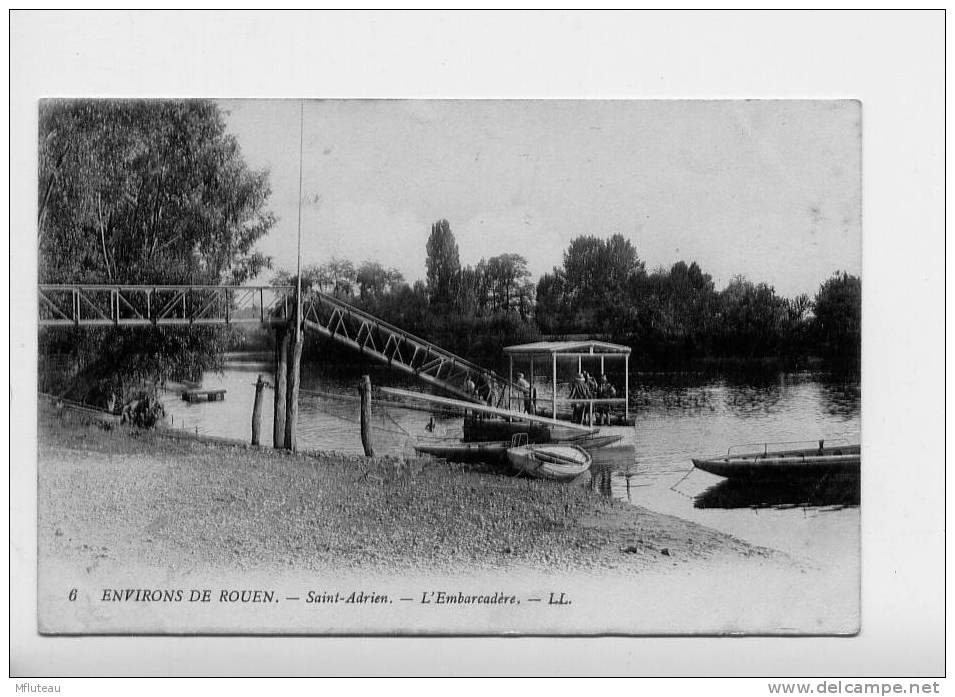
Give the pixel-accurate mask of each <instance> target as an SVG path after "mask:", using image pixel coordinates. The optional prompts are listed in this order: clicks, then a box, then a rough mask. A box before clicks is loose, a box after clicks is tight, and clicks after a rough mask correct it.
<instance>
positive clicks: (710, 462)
mask: <svg viewBox="0 0 955 697" xmlns="http://www.w3.org/2000/svg"><path fill="white" fill-rule="evenodd" d="M861 465H862V456H861V448H860V446H858V445H836V446H828V447H822V445H820V447H818V448H804V449H798V450H781V451H775V452H773V451H769V450H768V448H764V450H763V452H755V453H744V454H740V455H733V454H727V455H725V456H721V457H714V458H706V459H702V458H701V459H694V460H693V466H694V467H696V468H697V469H701V470H703V471H705V472H710V473H711V474H715V475H718V476H720V477H727V478H731V479H732V478H751V479H752V478H759V477H802V476H813V477H817V476H823V475H839V476H855V477H858V476H859V474H860V470H861Z"/></svg>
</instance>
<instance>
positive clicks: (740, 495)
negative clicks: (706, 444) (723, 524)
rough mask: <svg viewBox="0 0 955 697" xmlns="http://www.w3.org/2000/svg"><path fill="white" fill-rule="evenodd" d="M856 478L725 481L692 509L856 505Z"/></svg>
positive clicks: (694, 501)
mask: <svg viewBox="0 0 955 697" xmlns="http://www.w3.org/2000/svg"><path fill="white" fill-rule="evenodd" d="M859 498H860V486H859V478H858V477H836V476H831V477H828V476H823V477H820V478H818V479H808V480H807V479H805V478H801V479H789V480H787V479H765V480H759V479H755V480H735V479H726V480H723V481H721V482H719V483H718V484H716V485H715V486H712V487H710V488H709V489H707V490H706V491H704V492H703V493H702V494H700V495H698V496H697V497H695V499H694V500H693V506H694V507H695V508H766V507H780V506H858V505H859Z"/></svg>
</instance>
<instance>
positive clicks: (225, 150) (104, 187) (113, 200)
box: [37, 99, 275, 397]
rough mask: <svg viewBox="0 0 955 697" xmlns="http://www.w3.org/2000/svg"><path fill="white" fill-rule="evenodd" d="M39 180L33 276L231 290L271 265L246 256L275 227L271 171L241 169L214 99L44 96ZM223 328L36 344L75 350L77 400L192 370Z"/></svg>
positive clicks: (75, 334)
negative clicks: (79, 366) (79, 368)
mask: <svg viewBox="0 0 955 697" xmlns="http://www.w3.org/2000/svg"><path fill="white" fill-rule="evenodd" d="M39 184H40V186H39V191H38V219H37V225H38V255H39V280H40V281H41V282H44V283H123V284H142V283H157V284H220V283H226V284H238V283H242V282H243V281H245V280H246V279H249V278H251V277H253V276H255V275H257V274H258V273H259V272H260V271H261V270H262V269H263V268H266V267H268V266H269V264H270V260H269V259H268V258H267V257H265V256H264V255H262V254H261V253H259V252H258V251H256V250H255V243H256V242H257V241H258V240H259V239H261V237H262V236H263V235H265V234H266V233H267V232H268V231H269V230H270V229H271V227H272V225H273V224H274V222H275V218H274V216H273V215H272V213H271V212H270V211H268V209H267V208H266V203H267V199H268V196H269V193H270V189H269V183H268V173H267V172H265V171H253V170H250V169H249V168H248V166H247V165H246V163H245V161H244V160H243V158H242V154H241V152H240V149H239V146H238V143H237V142H236V140H235V138H233V137H232V136H231V135H229V134H228V133H227V132H226V126H225V120H224V118H223V115H222V113H221V111H220V110H219V108H218V107H217V106H216V105H215V104H214V103H213V102H210V101H206V100H93V99H82V100H48V101H44V102H42V103H41V105H40V115H39ZM227 335H228V331H227V330H226V329H224V328H211V327H206V328H202V329H198V328H188V329H182V330H178V331H174V330H170V329H168V328H164V329H159V328H155V327H147V328H135V329H132V328H123V329H119V328H108V329H104V330H101V331H88V330H72V331H66V332H63V331H53V332H47V333H46V334H45V336H44V337H42V340H41V345H42V346H43V347H44V348H45V349H47V350H50V351H61V352H66V351H74V352H77V353H79V354H80V355H81V356H82V358H83V360H85V361H86V363H87V367H86V370H84V371H83V374H82V375H81V380H80V381H79V382H78V384H82V385H85V387H82V388H80V389H81V391H82V392H83V393H84V394H83V395H79V396H84V395H85V394H91V393H94V392H97V391H100V392H104V391H105V392H109V391H112V392H113V393H114V394H117V391H119V392H123V393H125V392H128V390H129V389H132V388H134V386H135V385H138V384H141V383H145V384H147V385H149V384H152V385H153V386H155V385H156V384H157V383H158V382H161V381H163V380H166V379H171V378H184V377H195V376H196V375H197V374H199V373H201V371H202V370H205V369H208V368H212V367H215V366H216V365H217V363H218V360H219V351H220V350H221V349H222V347H223V346H224V343H225V340H226V338H227ZM122 396H124V397H125V396H126V395H125V394H123V395H122Z"/></svg>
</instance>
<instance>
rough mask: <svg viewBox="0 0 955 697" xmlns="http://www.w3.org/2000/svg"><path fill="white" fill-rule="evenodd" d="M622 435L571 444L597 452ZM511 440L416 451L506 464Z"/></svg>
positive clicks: (439, 445)
mask: <svg viewBox="0 0 955 697" xmlns="http://www.w3.org/2000/svg"><path fill="white" fill-rule="evenodd" d="M622 438H623V436H621V435H611V436H587V437H585V438H580V439H574V440H573V441H571V444H573V445H578V446H580V447H581V448H583V449H584V450H587V451H590V450H597V449H598V448H606V447H607V446H609V445H613V444H614V443H616V442H617V441H619V440H621V439H622ZM512 445H513V444H512V442H511V441H509V440H500V441H486V442H483V443H461V442H454V443H447V442H445V443H419V444H418V445H416V446H415V450H416V451H417V452H419V453H421V454H424V455H433V456H434V457H440V458H444V459H445V460H450V461H451V462H488V463H496V462H500V463H506V462H507V461H508V459H507V450H508V448H510V447H512Z"/></svg>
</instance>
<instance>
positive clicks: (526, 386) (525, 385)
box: [507, 373, 534, 414]
mask: <svg viewBox="0 0 955 697" xmlns="http://www.w3.org/2000/svg"><path fill="white" fill-rule="evenodd" d="M517 386H518V388H520V390H521V394H522V395H523V397H524V411H525V412H527V413H528V414H531V413H533V411H534V408H533V400H532V399H531V384H530V383H529V382H528V381H527V380H526V379H525V378H524V373H518V374H517ZM507 406H508V408H510V406H511V405H510V404H508V405H507Z"/></svg>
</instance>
